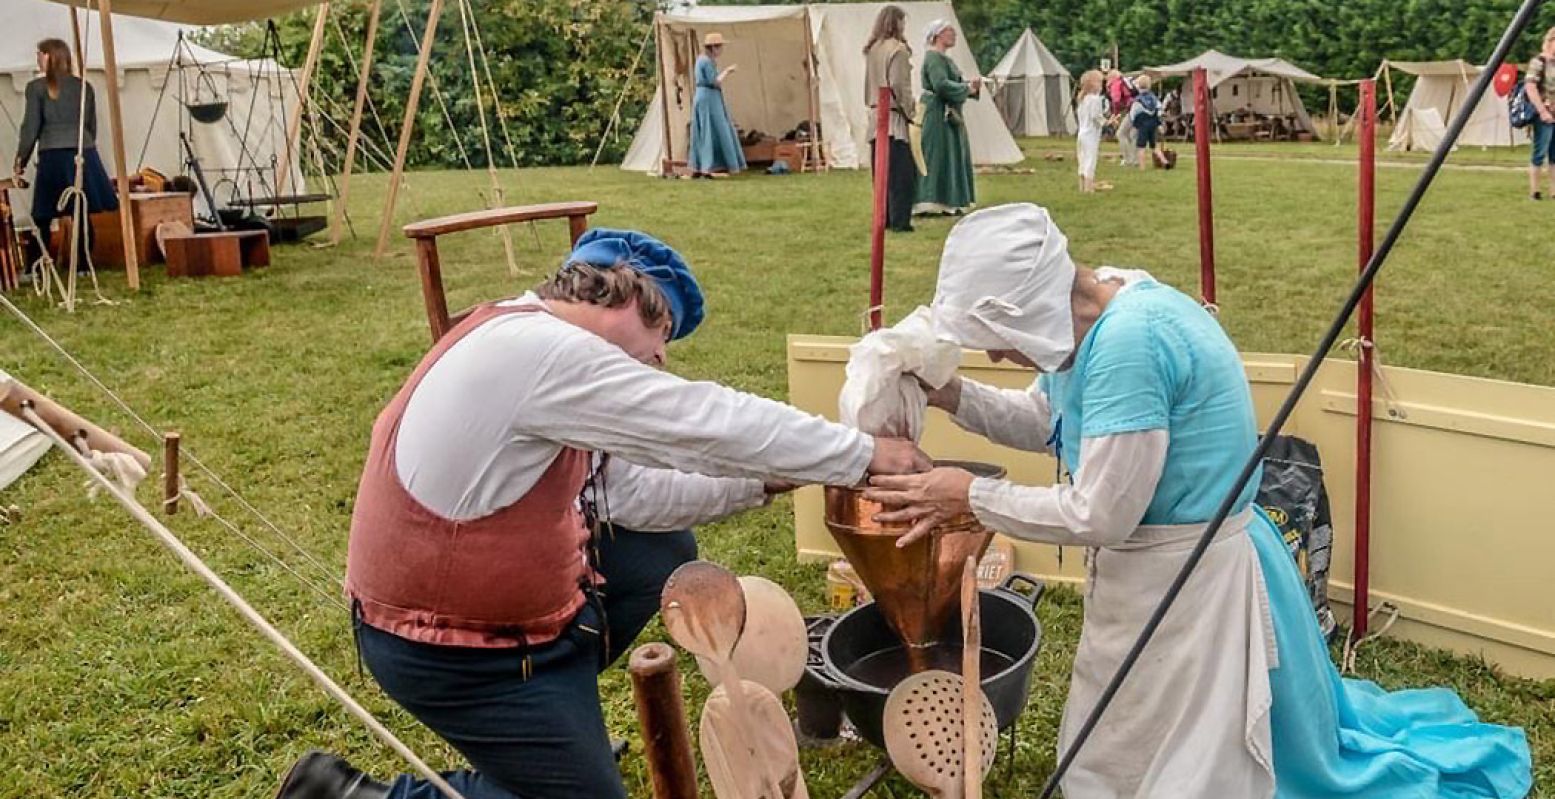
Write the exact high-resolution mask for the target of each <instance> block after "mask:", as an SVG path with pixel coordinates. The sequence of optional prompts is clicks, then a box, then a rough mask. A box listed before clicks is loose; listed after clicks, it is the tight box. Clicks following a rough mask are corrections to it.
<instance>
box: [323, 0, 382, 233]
mask: <svg viewBox="0 0 1555 799" xmlns="http://www.w3.org/2000/svg"><path fill="white" fill-rule="evenodd" d="M382 13H383V0H373V6H372V9H371V10H370V11H368V12H367V42H366V44H364V45H363V50H362V69H361V73H360V74H358V75H357V78H356V106H355V108H353V109H352V111H351V130H350V132H349V133H347V134H346V160H345V165H344V166H343V167H341V176H340V201H339V202H338V203H337V204H336V205H335V220H334V225H333V228H332V229H331V230H330V232H329V243H330V244H339V243H340V231H341V228H343V227H344V224H342V223H343V222H344V221H345V216H346V201H347V200H349V199H350V197H351V167H352V166H353V165H354V164H355V163H356V145H357V142H358V140H359V139H360V138H361V135H362V109H363V108H365V107H366V106H367V83H368V79H369V78H370V77H371V75H372V67H373V46H374V44H375V43H376V42H377V39H378V18H379V17H380V16H381V15H382Z"/></svg>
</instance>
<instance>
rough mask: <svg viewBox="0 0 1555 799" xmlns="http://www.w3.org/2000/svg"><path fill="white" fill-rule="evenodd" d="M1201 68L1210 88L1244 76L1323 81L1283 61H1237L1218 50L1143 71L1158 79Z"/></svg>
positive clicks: (1303, 81) (1243, 59) (1275, 59)
mask: <svg viewBox="0 0 1555 799" xmlns="http://www.w3.org/2000/svg"><path fill="white" fill-rule="evenodd" d="M1200 67H1203V68H1204V71H1205V72H1207V73H1209V85H1210V87H1211V88H1213V87H1215V86H1218V85H1220V84H1221V83H1224V82H1225V81H1227V80H1229V79H1231V78H1235V77H1240V76H1245V75H1267V76H1270V77H1275V78H1287V79H1289V80H1293V81H1300V82H1302V83H1322V82H1323V79H1322V78H1320V77H1318V76H1317V75H1314V74H1312V73H1310V72H1308V71H1306V70H1304V69H1302V68H1301V67H1298V66H1296V65H1295V64H1292V63H1291V62H1289V61H1286V60H1285V59H1283V58H1239V57H1237V56H1234V55H1226V54H1225V53H1222V52H1220V51H1219V50H1205V51H1204V52H1203V53H1200V54H1199V55H1197V56H1195V57H1193V58H1190V59H1188V60H1187V61H1183V62H1180V63H1176V64H1167V65H1165V66H1159V67H1146V68H1145V71H1146V72H1154V73H1156V74H1157V75H1190V74H1192V73H1193V70H1195V69H1198V68H1200Z"/></svg>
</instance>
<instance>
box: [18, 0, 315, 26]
mask: <svg viewBox="0 0 1555 799" xmlns="http://www.w3.org/2000/svg"><path fill="white" fill-rule="evenodd" d="M51 2H55V3H59V4H60V5H66V4H68V5H74V6H79V7H81V8H87V7H88V6H89V5H90V7H91V9H92V10H93V11H95V10H97V8H98V3H97V0H90V3H89V2H88V0H51ZM318 4H319V0H113V13H114V15H115V16H118V15H120V14H126V15H129V16H132V17H147V18H150V19H161V20H167V21H168V22H182V23H184V24H186V25H226V24H230V23H233V22H249V21H252V20H256V19H266V18H268V17H278V16H281V15H282V14H288V13H291V12H293V11H296V10H297V9H299V8H308V7H310V6H316V5H318ZM0 16H3V15H0Z"/></svg>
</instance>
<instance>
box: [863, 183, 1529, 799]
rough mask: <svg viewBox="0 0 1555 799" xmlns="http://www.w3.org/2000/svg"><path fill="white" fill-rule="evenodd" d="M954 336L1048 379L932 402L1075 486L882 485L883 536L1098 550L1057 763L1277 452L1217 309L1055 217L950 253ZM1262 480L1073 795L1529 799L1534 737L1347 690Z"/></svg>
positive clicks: (969, 238)
mask: <svg viewBox="0 0 1555 799" xmlns="http://www.w3.org/2000/svg"><path fill="white" fill-rule="evenodd" d="M932 310H933V313H934V324H935V329H936V333H937V334H938V336H939V337H940V338H941V339H944V340H949V341H954V342H955V343H957V344H960V345H961V346H963V347H967V348H970V349H978V350H984V351H987V352H988V353H989V355H990V356H991V357H992V358H993V359H994V360H995V361H999V360H1009V361H1011V362H1014V363H1017V364H1021V365H1024V366H1028V367H1032V368H1034V369H1037V370H1038V371H1040V372H1042V374H1041V376H1040V377H1039V378H1038V380H1037V382H1036V383H1035V384H1034V385H1033V386H1032V388H1031V389H1029V390H1025V391H1017V390H1001V389H996V388H992V387H989V386H984V385H981V384H978V383H975V382H973V381H971V380H965V379H961V378H956V379H953V380H952V381H951V382H950V383H948V384H946V385H945V386H943V387H940V388H937V389H935V390H933V391H932V392H931V393H930V396H929V401H930V403H931V404H933V405H935V406H936V407H940V408H942V409H944V410H946V411H948V412H950V413H951V414H952V417H953V418H954V420H955V421H956V423H957V424H959V425H961V426H962V427H963V428H966V429H967V430H969V431H972V432H976V433H981V434H983V435H986V436H988V437H989V438H990V439H992V440H994V441H995V442H997V443H1000V444H1004V445H1007V446H1012V447H1016V448H1019V449H1026V450H1032V451H1047V452H1051V453H1053V454H1055V455H1057V456H1058V458H1059V460H1060V461H1061V462H1062V463H1063V464H1064V466H1065V467H1066V469H1067V471H1068V472H1069V474H1070V475H1071V476H1072V481H1071V482H1070V483H1069V484H1063V485H1058V486H1054V487H1035V486H1024V485H1018V484H1015V483H1012V482H1009V481H1004V480H991V479H987V478H974V477H973V476H972V475H971V474H969V473H966V472H963V471H960V470H956V469H935V470H934V471H932V472H929V473H927V474H923V475H913V476H908V477H897V478H883V477H882V478H876V479H875V480H874V481H873V483H874V484H875V485H876V486H878V488H877V489H876V490H874V491H872V492H871V493H870V494H869V496H871V497H872V498H874V499H876V500H878V501H881V502H883V503H885V504H887V505H890V506H894V507H900V510H897V511H893V512H891V513H886V514H882V515H881V516H880V517H879V518H880V520H881V521H909V522H912V523H914V528H913V532H912V533H910V534H909V536H914V535H921V534H929V533H930V531H931V530H932V529H933V528H934V527H935V526H936V525H937V524H938V523H939V521H940V520H942V519H944V518H947V515H955V514H958V513H964V512H967V511H971V512H973V513H975V514H976V515H977V518H978V519H979V520H980V521H982V522H983V523H984V524H985V525H986V526H988V527H990V528H992V529H994V530H996V531H999V532H1002V533H1005V534H1007V535H1011V536H1015V537H1018V538H1022V539H1025V540H1030V541H1039V542H1044V543H1050V544H1058V545H1067V546H1083V547H1086V548H1087V555H1088V557H1087V562H1088V565H1089V571H1090V574H1089V577H1088V579H1087V584H1086V586H1085V589H1084V590H1085V617H1084V623H1083V627H1082V630H1081V635H1080V644H1079V648H1078V650H1077V652H1076V655H1075V664H1074V673H1073V675H1072V678H1071V683H1070V690H1069V697H1068V701H1067V703H1066V706H1065V710H1064V718H1063V722H1062V724H1061V728H1060V734H1059V750H1060V752H1061V753H1062V752H1065V751H1066V750H1067V749H1068V748H1069V747H1070V746H1071V745H1072V744H1073V742H1074V740H1075V738H1076V734H1077V732H1078V729H1079V727H1080V725H1081V724H1082V722H1084V720H1085V719H1086V717H1088V716H1089V715H1090V713H1091V711H1092V710H1093V709H1094V708H1095V707H1096V705H1097V702H1098V701H1099V697H1100V694H1101V693H1102V689H1103V687H1104V686H1105V685H1106V684H1107V683H1108V681H1109V680H1110V679H1111V677H1112V675H1113V673H1114V672H1116V670H1117V668H1118V666H1119V664H1120V662H1121V661H1122V659H1123V656H1124V653H1126V652H1127V651H1128V649H1129V648H1130V647H1131V645H1132V644H1133V642H1134V640H1135V638H1136V637H1137V636H1138V634H1139V631H1140V630H1141V629H1142V628H1143V627H1144V625H1145V622H1146V619H1148V618H1149V617H1150V615H1151V612H1152V611H1153V610H1154V608H1155V606H1156V604H1157V603H1158V602H1159V601H1160V598H1161V597H1162V596H1163V595H1164V594H1165V593H1166V589H1167V586H1168V585H1169V584H1170V583H1171V581H1172V580H1173V578H1174V577H1175V576H1176V574H1177V572H1178V571H1179V569H1180V568H1181V565H1182V563H1183V561H1184V559H1185V558H1186V557H1187V554H1188V552H1189V550H1191V549H1192V548H1193V545H1194V543H1195V542H1196V541H1197V540H1198V539H1199V537H1200V536H1201V535H1202V533H1203V532H1204V530H1205V528H1206V525H1207V522H1208V521H1209V519H1210V518H1211V517H1212V516H1213V515H1214V513H1215V511H1216V509H1217V508H1218V506H1219V505H1220V503H1221V502H1222V501H1223V498H1224V497H1225V496H1226V494H1227V493H1228V492H1229V491H1230V490H1231V488H1232V486H1233V484H1234V482H1235V479H1236V475H1237V474H1238V473H1239V472H1240V470H1241V468H1242V465H1243V464H1244V463H1245V462H1246V460H1247V458H1248V457H1249V456H1250V455H1251V454H1252V452H1253V450H1254V448H1255V447H1256V445H1257V440H1258V439H1257V437H1258V428H1257V421H1256V418H1255V415H1254V412H1253V405H1252V395H1251V391H1250V390H1249V388H1248V385H1247V378H1246V372H1245V369H1244V367H1243V365H1242V362H1241V359H1240V356H1239V355H1238V353H1237V351H1236V348H1235V347H1234V346H1233V345H1232V343H1231V341H1230V339H1229V338H1227V337H1226V335H1225V333H1224V332H1223V331H1222V329H1221V327H1220V325H1219V324H1218V323H1217V322H1216V321H1215V319H1214V318H1213V317H1212V316H1210V315H1209V314H1208V313H1207V312H1206V311H1205V310H1204V309H1203V308H1202V307H1200V306H1199V304H1198V302H1196V301H1195V300H1193V299H1192V298H1189V297H1188V296H1186V295H1184V294H1183V293H1181V292H1179V291H1177V290H1175V289H1172V288H1170V287H1168V286H1165V285H1163V284H1161V283H1159V282H1157V281H1156V280H1154V279H1153V278H1151V277H1150V276H1149V275H1148V274H1146V273H1144V272H1139V271H1124V270H1114V269H1100V270H1091V269H1086V268H1082V267H1077V266H1075V264H1074V263H1073V261H1071V260H1070V258H1069V254H1068V246H1067V241H1066V240H1065V239H1064V236H1063V234H1062V233H1061V232H1060V231H1059V230H1058V228H1057V227H1056V226H1055V225H1053V223H1052V221H1051V219H1050V218H1049V217H1048V215H1047V212H1046V211H1045V210H1044V209H1042V208H1039V207H1037V206H1035V205H1013V206H999V207H995V208H989V209H986V210H984V211H979V212H977V213H974V214H972V215H971V216H968V217H967V218H966V219H965V220H963V221H962V222H961V223H959V224H958V225H957V226H956V227H955V228H954V229H953V230H952V231H951V234H950V237H949V238H948V239H947V240H946V243H945V251H944V255H943V257H942V260H941V263H940V274H939V286H938V290H937V292H936V295H935V299H934V305H933V309H932ZM1257 485H1258V480H1257V478H1256V477H1255V478H1254V479H1253V480H1252V481H1251V482H1250V483H1249V484H1248V485H1247V486H1245V487H1244V488H1243V490H1242V491H1241V493H1240V494H1239V496H1238V497H1237V500H1236V504H1235V505H1234V507H1233V513H1232V515H1231V517H1229V518H1228V519H1227V520H1226V523H1225V525H1224V526H1223V527H1222V528H1221V530H1220V532H1219V534H1218V535H1217V536H1216V538H1215V539H1214V541H1213V542H1212V543H1211V544H1210V546H1209V548H1208V549H1207V550H1206V553H1205V557H1204V559H1203V560H1202V561H1201V562H1200V564H1199V568H1198V569H1197V570H1196V571H1195V572H1194V573H1193V576H1192V577H1191V578H1190V579H1189V580H1188V581H1187V582H1186V583H1185V584H1184V590H1183V593H1182V594H1181V595H1180V596H1179V599H1178V601H1177V603H1175V604H1174V605H1173V606H1172V609H1171V610H1170V611H1169V612H1168V613H1167V614H1166V616H1165V618H1164V620H1163V622H1162V625H1161V627H1160V628H1159V629H1158V632H1157V634H1156V635H1155V636H1154V637H1153V638H1152V639H1151V641H1150V643H1149V645H1148V646H1147V647H1146V648H1145V649H1144V652H1143V656H1142V657H1141V658H1140V660H1139V661H1138V663H1137V664H1136V667H1135V668H1134V670H1133V671H1132V672H1131V673H1130V675H1129V678H1128V679H1127V680H1126V681H1125V682H1124V683H1123V684H1122V688H1121V689H1120V690H1119V691H1118V693H1117V694H1116V696H1115V698H1114V701H1113V702H1112V704H1110V705H1109V707H1108V710H1107V712H1106V714H1105V715H1104V716H1103V717H1102V719H1101V721H1100V723H1099V724H1098V725H1097V726H1096V727H1095V729H1094V732H1093V734H1092V736H1091V738H1090V739H1089V741H1088V742H1087V744H1086V745H1085V746H1084V747H1083V748H1082V749H1081V750H1080V751H1079V752H1078V753H1077V755H1076V757H1075V760H1074V763H1073V765H1072V767H1071V768H1070V769H1069V771H1068V772H1067V773H1066V775H1065V777H1064V780H1063V782H1062V788H1063V794H1064V796H1065V797H1066V799H1114V797H1125V796H1127V797H1135V796H1137V797H1187V798H1189V799H1195V798H1198V797H1204V798H1205V799H1209V798H1210V797H1215V798H1217V799H1218V797H1239V798H1240V797H1248V798H1249V799H1264V798H1265V797H1271V796H1272V797H1280V798H1281V799H1330V798H1339V797H1344V798H1353V799H1438V798H1441V797H1445V798H1446V799H1471V798H1479V797H1496V798H1497V799H1520V798H1521V797H1523V796H1525V795H1526V794H1527V792H1528V790H1529V789H1530V787H1531V786H1532V763H1531V757H1530V753H1529V748H1528V742H1527V739H1526V736H1525V735H1524V733H1523V731H1522V730H1521V729H1515V728H1508V727H1501V726H1496V725H1491V724H1484V723H1481V722H1480V721H1479V720H1478V718H1477V717H1476V716H1475V715H1474V713H1473V711H1471V710H1470V709H1469V708H1468V707H1466V706H1465V705H1464V704H1463V702H1462V701H1461V700H1460V699H1459V698H1458V697H1457V696H1456V695H1455V694H1453V693H1452V692H1451V691H1448V690H1445V689H1429V690H1419V691H1397V692H1391V693H1389V692H1386V691H1383V690H1382V689H1380V688H1378V687H1377V686H1376V685H1373V684H1372V683H1369V682H1363V681H1357V680H1346V679H1342V678H1341V677H1340V676H1339V673H1338V671H1337V670H1336V669H1335V668H1334V665H1333V663H1332V661H1331V660H1330V659H1329V653H1328V648H1327V646H1326V644H1325V643H1324V640H1323V637H1322V635H1321V633H1320V632H1319V630H1318V626H1317V620H1316V618H1315V616H1314V614H1313V610H1312V605H1311V602H1310V599H1309V598H1308V595H1307V591H1306V588H1305V586H1304V584H1303V583H1302V580H1301V577H1300V574H1299V572H1298V571H1297V568H1296V565H1295V562H1294V560H1293V559H1292V558H1291V556H1290V553H1289V550H1288V549H1287V548H1286V547H1285V545H1284V542H1283V540H1282V539H1281V537H1280V535H1279V532H1278V531H1277V529H1276V528H1275V526H1274V524H1273V523H1272V522H1271V521H1270V520H1269V519H1268V517H1267V516H1265V515H1263V513H1262V512H1261V511H1260V510H1259V509H1258V508H1257V507H1256V505H1255V503H1254V502H1253V498H1254V489H1255V487H1256V486H1257Z"/></svg>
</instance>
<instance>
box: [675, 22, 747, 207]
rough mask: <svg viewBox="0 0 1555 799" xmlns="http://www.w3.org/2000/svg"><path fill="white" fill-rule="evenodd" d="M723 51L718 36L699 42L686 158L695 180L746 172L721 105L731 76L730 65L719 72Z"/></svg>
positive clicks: (736, 138) (741, 152)
mask: <svg viewBox="0 0 1555 799" xmlns="http://www.w3.org/2000/svg"><path fill="white" fill-rule="evenodd" d="M723 49H724V37H723V34H721V33H709V34H707V36H706V37H705V38H704V39H703V40H702V55H700V56H697V63H696V69H695V70H694V73H695V77H696V94H694V95H692V97H691V146H690V148H689V151H688V152H687V154H686V158H687V160H688V161H690V163H691V176H692V177H698V178H705V177H712V176H715V175H727V174H732V173H735V172H739V171H740V170H742V169H744V168H745V151H744V150H741V149H740V137H739V136H738V135H737V134H736V133H735V132H734V122H733V121H732V120H730V119H729V106H728V105H726V104H725V103H724V90H723V83H724V79H725V78H727V77H729V73H731V72H734V70H735V66H734V65H733V64H730V65H729V66H727V67H724V69H723V71H722V72H720V71H719V70H718V54H719V53H722V52H723Z"/></svg>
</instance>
